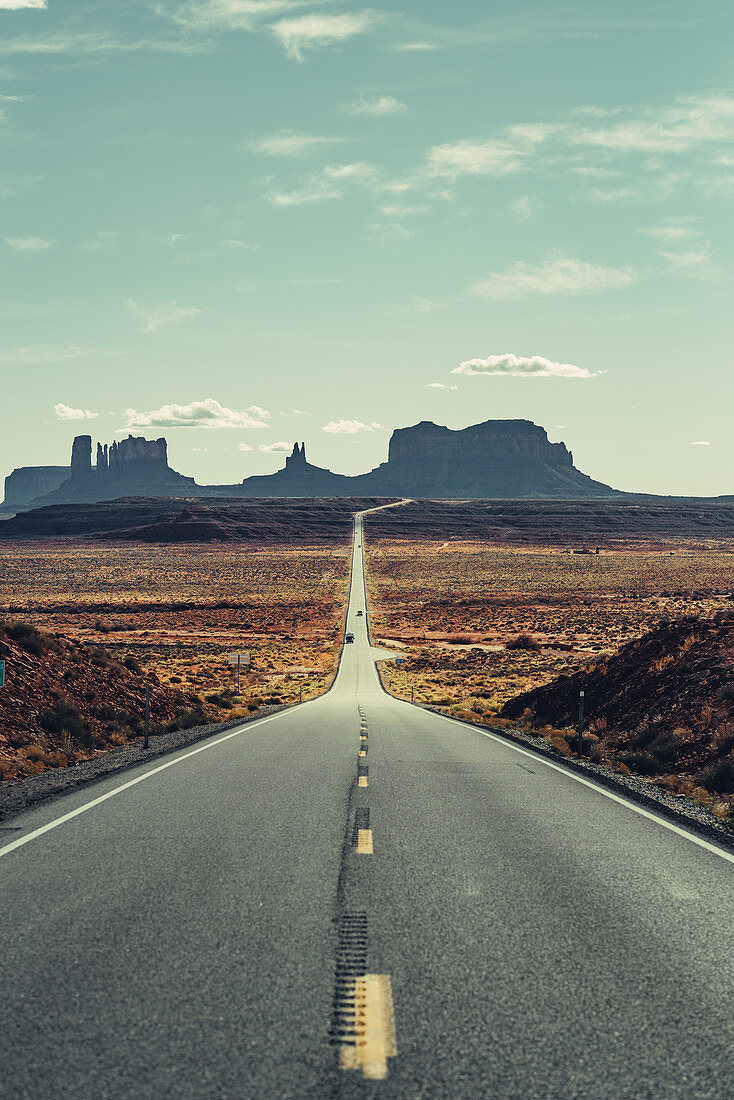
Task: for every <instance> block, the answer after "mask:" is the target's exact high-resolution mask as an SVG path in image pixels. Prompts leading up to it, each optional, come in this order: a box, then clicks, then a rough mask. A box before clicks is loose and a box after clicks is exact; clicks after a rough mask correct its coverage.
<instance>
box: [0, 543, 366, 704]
mask: <svg viewBox="0 0 734 1100" xmlns="http://www.w3.org/2000/svg"><path fill="white" fill-rule="evenodd" d="M348 566H349V550H348V545H346V544H345V545H343V546H337V547H336V548H334V547H332V548H330V547H328V546H317V547H308V546H305V547H283V548H277V547H276V548H268V549H265V548H262V549H254V550H253V549H243V548H241V547H237V548H231V547H227V546H226V545H225V546H216V547H212V546H209V545H205V546H184V547H176V546H165V547H158V546H131V545H129V544H127V543H125V544H119V545H104V546H99V545H95V546H94V547H93V548H90V547H89V545H88V544H84V543H82V542H78V543H74V542H65V543H64V544H63V548H61V547H59V546H54V545H48V544H45V545H43V546H39V545H37V544H32V543H26V544H18V543H14V544H12V545H10V544H8V545H2V544H0V617H2V616H3V615H5V614H7V615H11V616H12V617H13V618H14V619H21V620H22V621H23V622H27V623H31V624H33V625H35V626H38V627H40V628H42V629H43V630H46V631H51V632H53V633H57V634H59V635H61V636H63V637H66V638H69V639H72V640H74V641H81V642H84V643H85V644H86V645H89V646H93V647H94V646H100V647H102V646H103V647H104V649H105V650H106V652H107V653H108V654H110V655H111V657H112V658H113V659H117V660H118V661H120V662H122V663H125V664H126V665H127V667H128V668H131V667H133V668H134V667H138V668H142V669H143V670H144V671H145V672H146V673H149V672H151V671H152V672H154V673H155V674H156V676H157V677H158V679H159V681H160V682H161V684H162V685H165V686H168V685H172V686H175V687H177V688H179V689H180V690H181V691H183V692H187V693H192V692H194V693H198V694H199V695H200V696H201V697H202V698H203V699H204V700H206V701H207V708H208V709H209V710H211V708H212V707H214V708H216V709H217V710H218V711H219V713H220V716H221V718H222V719H230V718H233V717H238V716H240V715H245V714H252V713H255V712H256V711H257V710H258V709H259V708H260V707H263V706H268V705H272V704H278V703H287V702H293V701H296V700H298V698H299V696H301V695H302V697H303V698H304V699H306V698H309V697H312V696H315V695H317V694H320V693H321V692H322V691H323V690H324V689H325V687H326V686H327V685H328V684H329V683H330V681H331V679H332V677H333V674H334V670H335V667H336V658H337V654H338V649H339V644H340V639H341V617H342V614H343V607H344V601H345V596H346V591H347V585H348ZM238 651H248V652H250V653H251V655H252V666H251V668H250V669H249V670H243V671H242V674H241V677H240V693H239V694H237V691H236V686H237V678H236V670H234V669H233V668H232V667H231V666H230V665H229V664H228V663H227V655H228V654H229V653H232V652H238Z"/></svg>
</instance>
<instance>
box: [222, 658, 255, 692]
mask: <svg viewBox="0 0 734 1100" xmlns="http://www.w3.org/2000/svg"><path fill="white" fill-rule="evenodd" d="M227 660H228V662H229V663H230V664H231V665H236V666H237V694H238V695H239V693H240V669H241V668H242V666H243V665H244V667H245V668H247V667H248V665H249V664H250V654H249V652H245V653H230V655H229V657H228V658H227Z"/></svg>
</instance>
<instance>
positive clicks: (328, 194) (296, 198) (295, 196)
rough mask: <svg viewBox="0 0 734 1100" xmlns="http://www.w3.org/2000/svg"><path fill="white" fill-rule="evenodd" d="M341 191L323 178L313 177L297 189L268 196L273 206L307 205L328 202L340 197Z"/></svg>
mask: <svg viewBox="0 0 734 1100" xmlns="http://www.w3.org/2000/svg"><path fill="white" fill-rule="evenodd" d="M341 197H342V193H341V191H339V190H338V189H337V188H336V187H334V186H330V185H329V184H328V183H326V181H325V180H323V179H313V180H310V181H309V182H308V183H306V184H305V185H304V186H303V187H300V188H298V189H297V190H295V191H275V192H274V193H273V194H271V195H269V196H268V198H269V199H270V202H271V203H272V204H273V206H281V207H288V206H307V205H309V204H311V203H315V202H328V201H329V200H330V199H340V198H341Z"/></svg>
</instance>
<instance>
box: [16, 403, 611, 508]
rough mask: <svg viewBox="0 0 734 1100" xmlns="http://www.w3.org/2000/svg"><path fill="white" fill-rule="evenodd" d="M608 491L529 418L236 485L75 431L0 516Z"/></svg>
mask: <svg viewBox="0 0 734 1100" xmlns="http://www.w3.org/2000/svg"><path fill="white" fill-rule="evenodd" d="M621 495H622V494H620V493H619V491H618V490H616V489H613V488H611V487H610V486H609V485H604V484H603V483H602V482H599V481H594V480H593V479H592V478H590V477H588V476H587V475H586V474H583V473H582V472H581V471H580V470H578V469H577V468H576V467H575V466H574V463H573V455H572V454H571V452H570V451H569V450H568V448H567V447H566V446H565V444H563V443H551V442H550V441H549V439H548V435H547V433H546V432H545V430H544V429H543V428H541V427H540V426H539V425H537V424H533V423H532V421H530V420H486V421H484V423H482V424H473V425H472V426H470V427H468V428H463V429H460V430H458V431H453V430H452V429H450V428H445V427H442V426H441V425H439V424H433V423H431V422H430V421H425V420H424V421H422V422H421V423H420V424H415V425H413V426H412V427H410V428H398V429H397V430H396V431H394V432H393V434H392V437H391V439H390V445H389V449H388V456H387V461H386V462H383V463H381V464H380V465H379V466H377V467H375V469H374V470H371V471H370V472H369V473H366V474H358V475H357V476H354V477H348V476H346V475H345V474H335V473H333V472H332V471H331V470H327V469H325V468H323V467H321V466H314V465H312V464H311V463H310V462H308V461H307V459H306V445H305V443H300V444H298V443H296V444H295V445H294V447H293V452H292V454H290V455H289V456H288V457H287V458H286V461H285V466H284V467H283V469H282V470H278V471H277V472H276V473H274V474H265V475H261V476H255V477H248V478H245V479H244V481H242V482H241V483H240V484H236V485H197V484H196V482H195V481H194V479H193V478H191V477H184V476H183V475H182V474H179V473H177V472H176V471H175V470H172V469H171V467H170V466H169V465H168V452H167V445H166V440H165V439H162V438H161V439H154V440H148V439H143V438H140V437H134V436H132V435H130V436H128V437H127V439H123V440H121V441H120V442H115V443H111V444H110V445H107V444H104V445H103V444H101V443H98V444H97V448H96V461H95V464H94V465H93V464H92V437H91V436H89V435H78V436H77V437H76V438H75V440H74V443H73V446H72V452H71V464H70V465H69V466H31V467H28V466H26V467H21V468H20V469H16V470H13V472H12V473H11V474H10V475H9V476H8V477H7V478H6V479H5V500H4V502H3V505H2V507H3V509H4V510H5V511H15V512H17V511H24V510H27V509H29V508H38V507H43V506H46V505H53V504H81V503H94V502H96V501H103V500H114V499H117V498H119V497H123V496H124V497H187V498H196V497H198V498H206V497H227V498H229V499H232V498H236V497H245V498H262V497H363V496H370V497H374V496H379V497H385V496H389V497H394V496H411V497H419V498H425V499H431V498H434V499H498V500H508V499H514V500H517V499H526V500H605V499H609V498H613V497H618V496H621Z"/></svg>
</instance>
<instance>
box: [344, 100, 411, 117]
mask: <svg viewBox="0 0 734 1100" xmlns="http://www.w3.org/2000/svg"><path fill="white" fill-rule="evenodd" d="M407 109H408V108H407V107H406V106H405V104H404V103H403V102H402V100H400V99H396V98H395V96H392V95H379V96H377V95H372V96H361V97H360V98H359V99H358V100H357V101H356V102H355V103H350V104H349V105H348V107H347V108H346V110H347V114H349V115H370V116H372V117H373V118H381V117H383V116H384V115H404V114H405V112H406V111H407Z"/></svg>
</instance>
